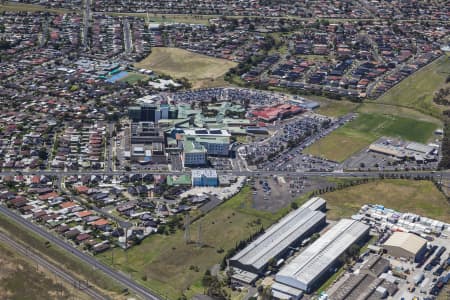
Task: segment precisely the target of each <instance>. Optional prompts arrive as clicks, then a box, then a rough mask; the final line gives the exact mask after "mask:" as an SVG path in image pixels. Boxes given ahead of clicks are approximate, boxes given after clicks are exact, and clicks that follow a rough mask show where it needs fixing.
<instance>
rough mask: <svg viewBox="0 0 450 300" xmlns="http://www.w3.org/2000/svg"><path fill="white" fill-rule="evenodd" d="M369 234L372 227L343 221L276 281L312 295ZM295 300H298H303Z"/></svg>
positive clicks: (296, 259) (300, 256) (294, 262)
mask: <svg viewBox="0 0 450 300" xmlns="http://www.w3.org/2000/svg"><path fill="white" fill-rule="evenodd" d="M368 234H369V226H367V225H365V224H363V223H360V222H358V221H354V220H349V219H342V220H341V221H339V222H338V223H337V224H336V225H335V226H333V227H332V228H331V229H330V230H328V231H327V232H326V233H325V234H324V235H323V236H321V237H320V238H319V239H318V240H316V241H315V242H314V243H313V244H311V245H310V246H309V247H307V248H306V249H305V250H304V251H303V252H301V253H300V254H299V255H298V256H297V257H295V258H294V259H293V260H292V261H291V262H289V263H288V264H287V265H285V266H284V267H283V268H282V269H281V270H280V271H279V272H278V273H277V274H276V276H275V281H276V282H278V283H280V284H282V285H285V286H288V287H293V288H295V289H299V290H303V291H305V292H307V293H309V292H311V291H312V290H313V289H314V288H316V287H318V286H319V285H320V283H322V282H323V281H324V280H325V279H326V278H327V277H328V275H331V274H332V273H333V272H334V269H335V268H336V266H337V265H338V264H339V257H340V256H341V255H342V254H343V253H344V252H345V251H346V250H347V249H348V248H349V247H350V246H352V245H353V244H355V243H362V242H364V241H365V240H366V238H367V237H368ZM279 292H283V291H282V290H279ZM291 296H292V297H293V298H295V299H298V297H299V295H291Z"/></svg>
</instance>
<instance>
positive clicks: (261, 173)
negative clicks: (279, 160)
mask: <svg viewBox="0 0 450 300" xmlns="http://www.w3.org/2000/svg"><path fill="white" fill-rule="evenodd" d="M126 174H153V175H189V174H190V171H165V170H132V171H125V170H123V171H117V170H116V171H110V170H106V171H105V170H89V171H63V170H35V171H2V172H0V176H15V175H47V176H57V177H60V176H63V177H64V176H83V175H100V176H122V175H126ZM217 174H218V175H233V176H249V177H260V176H274V175H279V176H299V177H301V176H302V177H317V176H329V177H340V178H345V177H372V178H373V177H380V176H382V175H384V176H386V177H389V176H396V175H397V176H400V175H409V176H428V177H434V178H437V177H442V178H445V179H447V178H450V170H445V171H334V172H322V171H301V170H299V171H277V170H273V171H272V170H255V171H249V170H232V171H231V170H230V171H228V170H226V171H223V170H217Z"/></svg>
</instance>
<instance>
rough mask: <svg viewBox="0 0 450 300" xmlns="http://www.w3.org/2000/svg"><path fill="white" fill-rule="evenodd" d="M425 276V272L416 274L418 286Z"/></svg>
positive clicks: (415, 279)
mask: <svg viewBox="0 0 450 300" xmlns="http://www.w3.org/2000/svg"><path fill="white" fill-rule="evenodd" d="M424 278H425V275H423V273H420V274H417V275H416V276H414V284H415V285H416V286H418V285H419V284H420V283H421V282H422V281H423V279H424Z"/></svg>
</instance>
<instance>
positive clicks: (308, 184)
mask: <svg viewBox="0 0 450 300" xmlns="http://www.w3.org/2000/svg"><path fill="white" fill-rule="evenodd" d="M250 184H251V186H252V189H253V207H254V208H255V209H257V210H266V211H271V212H276V211H278V210H279V209H281V208H283V207H286V206H288V205H290V203H291V202H293V201H294V200H295V199H297V198H299V197H300V196H302V195H304V194H305V193H307V192H310V191H312V190H316V189H321V188H324V187H326V186H330V185H331V184H330V182H328V181H327V180H326V179H324V178H314V179H306V178H299V177H295V178H294V177H283V176H267V177H261V178H259V177H258V178H253V179H251V181H250Z"/></svg>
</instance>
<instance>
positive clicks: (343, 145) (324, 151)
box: [305, 113, 438, 162]
mask: <svg viewBox="0 0 450 300" xmlns="http://www.w3.org/2000/svg"><path fill="white" fill-rule="evenodd" d="M437 127H438V125H437V124H435V123H431V122H426V121H419V120H417V119H411V118H404V117H398V116H392V115H382V114H377V113H372V114H365V113H362V114H360V115H359V116H358V117H357V118H356V120H354V121H352V122H350V123H347V124H346V125H344V126H343V127H341V128H339V129H337V130H336V131H334V132H332V133H331V134H329V135H328V136H326V137H325V138H323V139H321V140H319V141H317V142H316V143H314V144H313V145H311V146H310V147H308V148H306V149H305V153H309V154H312V155H315V156H318V157H324V158H327V159H331V160H334V161H338V162H342V161H344V160H345V159H347V158H348V157H350V156H351V155H352V154H354V153H356V152H358V151H360V150H362V149H363V148H364V147H366V146H368V145H369V144H370V143H372V142H374V141H375V140H377V139H378V138H379V137H381V136H388V137H398V138H402V139H405V140H408V141H417V142H422V143H425V142H427V141H428V140H429V139H430V137H432V135H433V132H434V130H435V129H436V128H437ZM412 129H413V130H412Z"/></svg>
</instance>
